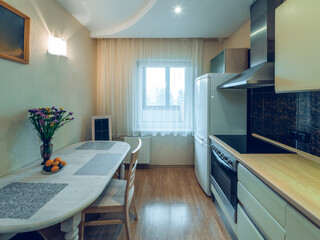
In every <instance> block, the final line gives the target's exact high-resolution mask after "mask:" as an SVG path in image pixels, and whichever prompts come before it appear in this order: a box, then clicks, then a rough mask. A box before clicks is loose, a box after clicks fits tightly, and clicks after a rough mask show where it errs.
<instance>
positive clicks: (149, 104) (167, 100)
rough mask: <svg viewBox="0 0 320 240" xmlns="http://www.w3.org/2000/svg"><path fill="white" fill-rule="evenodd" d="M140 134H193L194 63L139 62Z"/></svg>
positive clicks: (137, 98) (138, 125)
mask: <svg viewBox="0 0 320 240" xmlns="http://www.w3.org/2000/svg"><path fill="white" fill-rule="evenodd" d="M137 66H138V76H137V79H138V81H137V91H136V100H137V101H136V103H137V105H136V110H137V111H136V131H137V132H144V133H153V134H156V133H160V134H167V133H172V132H189V133H190V132H192V124H193V122H192V120H190V119H192V117H191V116H190V114H191V111H192V79H191V76H192V68H191V67H190V61H181V60H177V61H165V60H158V61H150V62H148V61H139V62H138V65H137Z"/></svg>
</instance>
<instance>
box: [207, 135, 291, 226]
mask: <svg viewBox="0 0 320 240" xmlns="http://www.w3.org/2000/svg"><path fill="white" fill-rule="evenodd" d="M215 138H216V139H218V140H219V141H222V142H224V143H225V144H226V145H228V146H229V147H231V148H232V149H234V150H235V151H237V152H238V153H239V154H240V155H241V154H252V153H255V154H259V153H263V154H269V153H277V154H282V153H292V152H290V151H288V150H286V149H283V148H279V147H277V146H274V145H272V144H270V143H268V142H265V141H262V140H261V139H258V138H255V137H253V136H250V135H249V136H247V135H215V136H214V138H211V176H210V183H211V186H212V188H213V189H211V191H212V192H213V196H214V198H218V201H217V202H218V205H223V206H219V207H221V209H222V208H223V210H224V211H223V213H224V214H225V215H228V219H229V220H228V223H229V224H230V225H234V224H236V223H237V160H236V158H235V157H234V156H232V155H231V154H230V153H229V152H228V151H227V150H226V148H225V147H222V145H220V144H218V142H217V141H216V140H214V139H215Z"/></svg>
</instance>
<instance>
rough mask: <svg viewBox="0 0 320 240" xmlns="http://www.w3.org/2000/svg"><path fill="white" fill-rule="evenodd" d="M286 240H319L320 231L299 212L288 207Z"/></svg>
mask: <svg viewBox="0 0 320 240" xmlns="http://www.w3.org/2000/svg"><path fill="white" fill-rule="evenodd" d="M286 214H287V226H286V240H301V239H305V240H319V239H320V229H319V228H317V227H316V226H315V225H313V224H312V223H311V222H310V221H309V220H307V219H306V218H305V217H304V216H303V215H301V214H300V213H299V212H298V211H297V210H295V209H294V208H293V207H291V206H290V205H288V207H287V211H286Z"/></svg>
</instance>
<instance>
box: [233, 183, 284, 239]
mask: <svg viewBox="0 0 320 240" xmlns="http://www.w3.org/2000/svg"><path fill="white" fill-rule="evenodd" d="M238 199H239V201H240V202H241V203H242V205H243V207H244V209H245V210H246V211H247V212H248V214H249V215H250V217H251V218H252V219H253V221H254V222H255V224H256V225H257V226H258V227H259V228H260V230H261V231H262V232H263V234H264V235H265V236H267V237H268V239H272V240H284V239H285V230H284V229H283V228H282V227H281V225H280V224H279V223H278V222H277V221H276V220H275V219H274V218H273V217H272V216H271V215H270V214H269V213H268V212H267V210H266V209H265V208H264V207H263V206H262V205H261V204H260V203H259V202H258V201H257V200H256V199H255V198H254V196H253V195H251V193H250V192H249V191H248V190H247V189H246V188H245V187H244V186H243V185H242V184H241V183H240V182H238Z"/></svg>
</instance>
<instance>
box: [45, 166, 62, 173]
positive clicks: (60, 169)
mask: <svg viewBox="0 0 320 240" xmlns="http://www.w3.org/2000/svg"><path fill="white" fill-rule="evenodd" d="M63 169H64V166H63V167H62V168H59V170H57V171H55V172H51V170H49V171H47V170H45V166H43V167H42V170H41V171H42V173H44V174H53V173H58V172H61V171H62V170H63Z"/></svg>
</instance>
